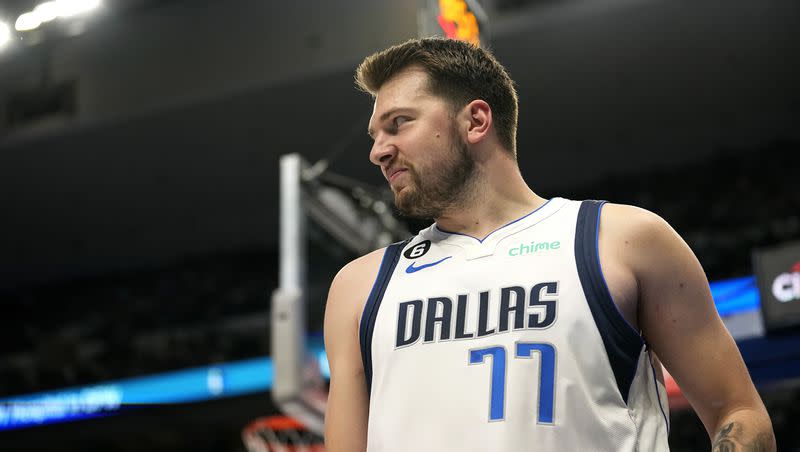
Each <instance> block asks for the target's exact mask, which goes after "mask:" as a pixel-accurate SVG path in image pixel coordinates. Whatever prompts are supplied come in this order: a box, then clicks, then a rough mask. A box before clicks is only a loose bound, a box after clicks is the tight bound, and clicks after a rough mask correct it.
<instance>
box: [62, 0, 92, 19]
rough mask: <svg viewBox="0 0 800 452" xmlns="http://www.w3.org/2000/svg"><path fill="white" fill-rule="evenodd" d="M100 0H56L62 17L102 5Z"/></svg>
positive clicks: (75, 14)
mask: <svg viewBox="0 0 800 452" xmlns="http://www.w3.org/2000/svg"><path fill="white" fill-rule="evenodd" d="M100 3H101V2H100V0H55V4H56V9H57V10H58V15H59V16H60V17H72V16H77V15H78V14H83V13H86V12H89V11H91V10H93V9H97V8H98V7H99V6H100Z"/></svg>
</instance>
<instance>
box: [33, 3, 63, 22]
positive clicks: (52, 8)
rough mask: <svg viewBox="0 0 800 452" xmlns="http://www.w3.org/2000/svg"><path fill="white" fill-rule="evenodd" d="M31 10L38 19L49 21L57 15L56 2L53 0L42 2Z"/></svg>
mask: <svg viewBox="0 0 800 452" xmlns="http://www.w3.org/2000/svg"><path fill="white" fill-rule="evenodd" d="M33 12H34V13H35V14H36V16H37V17H39V20H40V21H42V22H50V21H51V20H53V19H55V18H56V17H58V4H57V3H56V2H55V1H52V2H44V3H42V4H41V5H39V6H37V7H36V8H33Z"/></svg>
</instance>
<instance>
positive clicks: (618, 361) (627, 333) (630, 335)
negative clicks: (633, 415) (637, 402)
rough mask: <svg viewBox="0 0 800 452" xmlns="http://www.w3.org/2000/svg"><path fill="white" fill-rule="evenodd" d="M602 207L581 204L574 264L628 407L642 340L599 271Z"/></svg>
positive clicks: (602, 202)
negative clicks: (620, 310) (620, 309)
mask: <svg viewBox="0 0 800 452" xmlns="http://www.w3.org/2000/svg"><path fill="white" fill-rule="evenodd" d="M603 204H605V201H583V202H582V203H581V206H580V210H579V211H578V222H577V229H576V230H575V262H576V264H577V266H578V276H579V277H580V280H581V285H582V286H583V292H584V294H585V295H586V300H587V302H588V304H589V310H590V311H591V312H592V317H593V318H594V323H595V324H596V325H597V329H598V330H599V331H600V337H601V338H602V339H603V346H604V347H605V349H606V354H607V355H608V360H609V362H610V363H611V368H612V370H613V372H614V378H615V379H616V381H617V388H618V389H619V392H620V394H621V395H622V400H624V401H625V403H626V404H627V403H628V392H629V391H630V388H631V384H632V383H633V378H634V375H636V366H637V365H638V362H639V355H640V354H641V352H642V347H643V346H644V340H643V339H642V337H641V336H640V335H639V333H638V332H636V331H635V330H634V329H633V327H631V325H630V324H629V323H628V321H627V320H625V318H624V317H623V316H622V314H621V313H620V312H619V309H618V308H617V305H616V304H615V303H614V300H613V299H612V298H611V293H610V292H609V290H608V285H607V284H606V280H605V277H604V276H603V270H602V268H601V267H600V254H599V247H598V240H599V230H600V211H601V209H602V207H603Z"/></svg>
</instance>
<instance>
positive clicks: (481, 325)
mask: <svg viewBox="0 0 800 452" xmlns="http://www.w3.org/2000/svg"><path fill="white" fill-rule="evenodd" d="M499 292H500V303H499V304H497V310H498V317H497V318H498V321H497V324H496V325H489V308H490V305H492V304H495V303H490V301H491V300H490V294H491V291H490V290H485V291H481V292H479V293H478V304H477V308H478V324H477V328H476V329H475V330H474V331H472V332H469V331H467V329H468V328H467V310H468V309H475V308H474V306H475V304H474V303H470V294H462V295H457V296H456V297H455V299H456V303H455V308H456V309H455V322H453V299H452V298H450V297H429V298H423V299H418V300H410V301H405V302H402V303H400V304H399V307H398V313H397V335H396V338H397V340H396V342H395V347H396V348H399V347H407V346H409V345H413V344H414V343H416V342H417V341H419V339H420V336H424V339H423V342H422V343H423V344H426V343H433V342H441V341H449V340H458V339H471V338H480V337H486V336H492V335H495V334H501V333H506V332H508V331H515V330H522V329H543V328H547V327H549V326H550V325H552V324H553V322H554V321H555V320H556V306H557V301H558V299H557V296H558V281H550V282H542V283H538V284H535V285H534V286H533V287H531V289H530V291H527V293H526V290H525V288H524V287H523V286H521V285H519V286H508V287H503V288H501V289H500V291H499ZM526 299H527V301H528V303H527V307H526V306H525V305H524V302H525V300H526ZM423 312H424V313H425V319H424V335H423ZM526 314H527V316H526ZM471 318H474V315H473V316H471ZM437 324H438V325H439V328H436V326H437ZM437 330H438V334H437Z"/></svg>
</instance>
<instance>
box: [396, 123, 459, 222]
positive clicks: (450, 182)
mask: <svg viewBox="0 0 800 452" xmlns="http://www.w3.org/2000/svg"><path fill="white" fill-rule="evenodd" d="M450 135H451V136H450V141H451V143H452V144H451V146H450V147H449V149H447V150H445V151H444V155H443V156H442V157H441V158H440V159H439V160H438V161H434V162H433V163H431V164H430V165H426V166H425V167H423V168H419V169H417V168H414V167H412V166H407V167H408V173H409V176H411V178H410V179H411V182H410V183H409V184H408V185H407V186H405V187H403V188H402V189H401V190H400V191H399V192H395V195H394V202H395V205H396V206H397V210H399V211H400V213H401V214H402V215H404V216H406V217H409V218H415V219H431V218H438V217H440V216H442V214H443V213H444V212H445V211H446V210H447V209H450V208H453V207H456V206H458V205H460V204H463V203H464V202H465V201H466V200H468V199H469V197H470V196H472V195H473V190H474V187H473V184H472V182H473V181H474V176H475V161H474V160H473V159H472V156H470V154H469V149H468V147H467V143H466V142H465V141H464V140H463V139H462V138H461V137H460V136H459V135H458V132H457V131H456V130H455V126H453V128H452V129H451V131H450ZM404 166H405V165H404Z"/></svg>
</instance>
